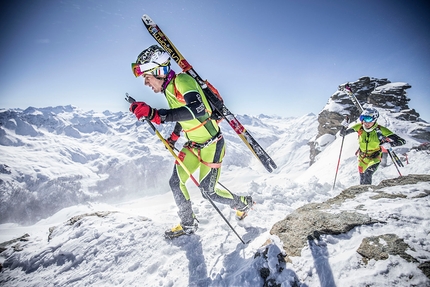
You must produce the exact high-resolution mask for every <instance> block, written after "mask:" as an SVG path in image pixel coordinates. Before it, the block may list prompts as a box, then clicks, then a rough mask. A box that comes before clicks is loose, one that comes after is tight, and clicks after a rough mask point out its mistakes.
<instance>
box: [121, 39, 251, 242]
mask: <svg viewBox="0 0 430 287" xmlns="http://www.w3.org/2000/svg"><path fill="white" fill-rule="evenodd" d="M132 70H133V73H134V75H135V76H136V77H140V76H142V77H143V79H144V83H145V85H146V86H148V87H150V88H151V89H152V90H153V91H154V93H163V94H164V96H165V97H166V100H167V103H168V105H169V107H170V109H154V108H152V107H150V106H149V105H148V104H146V103H145V102H134V103H132V104H131V106H130V111H131V112H133V113H134V114H135V115H136V117H137V118H138V119H140V118H142V117H145V118H147V119H149V120H151V121H152V122H153V123H155V124H162V123H166V122H176V124H175V128H174V130H173V132H172V134H171V135H170V137H169V138H168V139H167V140H166V141H167V142H168V143H169V145H170V146H171V147H172V148H174V146H175V143H176V141H177V140H178V139H179V137H180V133H181V131H183V133H184V134H185V136H186V139H187V142H186V143H185V145H184V146H183V148H182V150H181V151H180V152H179V154H178V158H179V159H180V160H181V161H182V162H183V164H184V165H185V166H186V168H187V169H188V171H189V173H191V174H192V173H194V172H195V171H196V170H197V169H200V170H199V171H200V174H199V179H198V180H199V185H200V188H201V189H203V190H204V191H205V193H206V194H207V195H208V196H209V197H210V198H211V199H212V200H213V201H215V202H219V203H222V204H228V205H230V207H231V208H233V209H235V210H236V215H237V217H238V219H243V218H244V217H245V216H246V215H247V213H248V211H249V210H250V208H251V207H252V205H253V203H254V202H253V200H252V198H251V196H238V195H235V194H233V193H231V192H229V191H227V190H222V189H218V188H216V184H217V182H218V178H219V176H220V171H221V162H222V159H223V157H224V153H225V143H224V138H223V135H222V133H221V130H220V127H219V126H218V123H217V121H216V120H215V119H213V118H212V117H211V115H212V113H213V111H212V109H211V106H210V104H209V102H208V100H207V99H206V96H205V94H204V92H203V91H202V89H201V87H200V85H199V84H198V83H197V82H196V81H195V80H194V79H193V78H192V77H191V76H190V75H188V74H186V73H180V74H176V73H175V72H174V71H173V70H172V69H171V68H170V56H169V54H168V53H167V52H166V51H164V50H163V49H162V48H160V47H159V46H157V45H153V46H150V47H149V48H147V49H145V50H143V51H142V52H141V53H140V54H139V56H138V57H137V60H136V62H135V63H132ZM189 173H188V172H186V171H185V170H184V168H183V167H182V166H181V165H180V164H178V162H176V163H175V166H174V168H173V174H172V176H171V178H170V181H169V184H170V188H171V190H172V192H173V197H174V199H175V202H176V205H177V207H178V209H179V211H178V215H179V217H180V220H181V221H180V224H178V225H177V226H175V227H173V228H172V229H169V230H167V231H166V237H168V238H173V237H177V236H181V235H184V234H192V233H194V232H195V231H196V230H197V228H198V221H197V219H196V216H195V214H194V212H193V209H192V205H191V200H190V195H189V193H188V190H187V188H186V186H185V183H186V181H187V180H188V179H189V177H190V176H189ZM205 193H203V195H204V194H205Z"/></svg>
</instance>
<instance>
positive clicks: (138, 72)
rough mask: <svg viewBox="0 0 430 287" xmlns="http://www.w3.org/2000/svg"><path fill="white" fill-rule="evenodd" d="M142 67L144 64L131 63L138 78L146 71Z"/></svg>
mask: <svg viewBox="0 0 430 287" xmlns="http://www.w3.org/2000/svg"><path fill="white" fill-rule="evenodd" d="M142 68H143V67H142V65H139V64H136V63H131V69H132V70H133V74H134V76H135V77H136V78H137V77H140V76H142V75H143V74H144V73H145V72H146V71H142Z"/></svg>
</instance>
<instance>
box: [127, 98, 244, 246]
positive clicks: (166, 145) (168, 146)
mask: <svg viewBox="0 0 430 287" xmlns="http://www.w3.org/2000/svg"><path fill="white" fill-rule="evenodd" d="M125 100H126V101H127V102H129V103H130V104H132V103H134V102H135V101H136V100H135V99H134V98H133V97H131V96H130V95H129V94H128V93H125ZM140 120H141V121H146V122H147V123H148V125H149V126H150V127H151V129H152V130H153V131H154V132H155V134H156V135H157V137H158V138H159V139H160V140H161V141H162V142H163V144H164V146H165V147H166V148H167V149H168V150H169V152H170V153H171V154H172V156H173V157H174V158H175V160H176V162H177V163H178V164H180V165H181V167H182V168H183V169H184V171H185V172H186V173H187V174H188V176H189V177H190V179H191V180H192V181H193V182H194V184H195V185H196V186H197V187H198V188H199V189H200V191H201V192H202V193H203V194H204V195H205V197H206V198H207V199H208V200H209V202H210V203H211V204H212V206H213V207H214V208H215V209H216V211H217V212H218V213H219V215H221V217H222V218H223V219H224V221H225V222H226V223H227V225H228V226H229V227H230V228H231V230H233V232H234V233H235V234H236V235H237V237H238V238H239V239H240V241H241V242H242V243H243V244H248V243H249V241H248V242H245V241H244V240H243V239H242V237H240V235H239V234H238V233H237V232H236V230H235V229H234V228H233V226H232V225H231V224H230V222H229V221H228V220H227V218H225V216H224V215H223V214H222V213H221V211H220V210H219V208H218V207H217V206H216V205H215V203H214V202H213V200H212V198H210V197H209V195H208V194H207V192H206V191H205V190H204V189H203V188H201V186H200V184H199V182H198V181H197V180H196V179H195V177H194V176H193V175H192V173H191V172H190V171H189V170H188V168H187V167H186V165H185V164H184V163H183V162H182V160H181V159H180V158H179V157H178V156H177V155H176V153H175V152H174V151H173V149H172V147H171V146H170V145H169V143H168V142H167V141H166V140H165V139H164V138H163V136H162V135H161V134H160V132H159V131H158V130H157V128H156V127H155V126H154V124H153V123H152V122H151V121H150V120H149V119H148V118H141V119H140Z"/></svg>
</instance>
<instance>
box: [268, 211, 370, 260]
mask: <svg viewBox="0 0 430 287" xmlns="http://www.w3.org/2000/svg"><path fill="white" fill-rule="evenodd" d="M318 208H320V206H319V205H318V204H308V205H306V206H304V207H302V208H299V209H297V210H296V211H295V212H294V213H292V214H290V215H289V216H287V217H286V218H285V219H284V220H282V221H279V222H277V223H275V225H274V226H273V227H272V229H271V230H270V234H276V235H277V236H278V237H279V238H280V239H281V240H282V242H283V243H284V250H285V252H286V253H287V255H288V256H300V252H301V250H302V249H303V247H304V246H305V245H306V243H307V241H308V240H309V239H310V238H317V239H318V238H319V236H320V234H334V235H336V234H341V233H346V232H348V231H349V230H351V229H353V228H354V227H356V226H360V225H366V224H372V223H376V222H378V221H376V220H373V219H371V218H370V217H369V216H367V215H364V214H360V213H357V212H341V213H340V214H332V213H328V212H323V211H319V210H318Z"/></svg>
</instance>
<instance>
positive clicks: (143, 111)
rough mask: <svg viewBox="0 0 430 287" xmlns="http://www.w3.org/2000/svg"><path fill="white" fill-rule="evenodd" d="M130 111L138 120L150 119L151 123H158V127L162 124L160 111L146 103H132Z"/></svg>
mask: <svg viewBox="0 0 430 287" xmlns="http://www.w3.org/2000/svg"><path fill="white" fill-rule="evenodd" d="M130 111H131V112H132V113H134V115H135V116H136V118H137V119H138V120H140V119H141V118H143V117H144V118H147V119H149V120H150V121H151V122H153V123H156V124H157V125H159V124H160V123H161V118H160V116H159V115H158V111H157V110H156V109H153V108H151V106H149V105H147V104H146V103H145V102H134V103H132V104H131V105H130Z"/></svg>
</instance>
